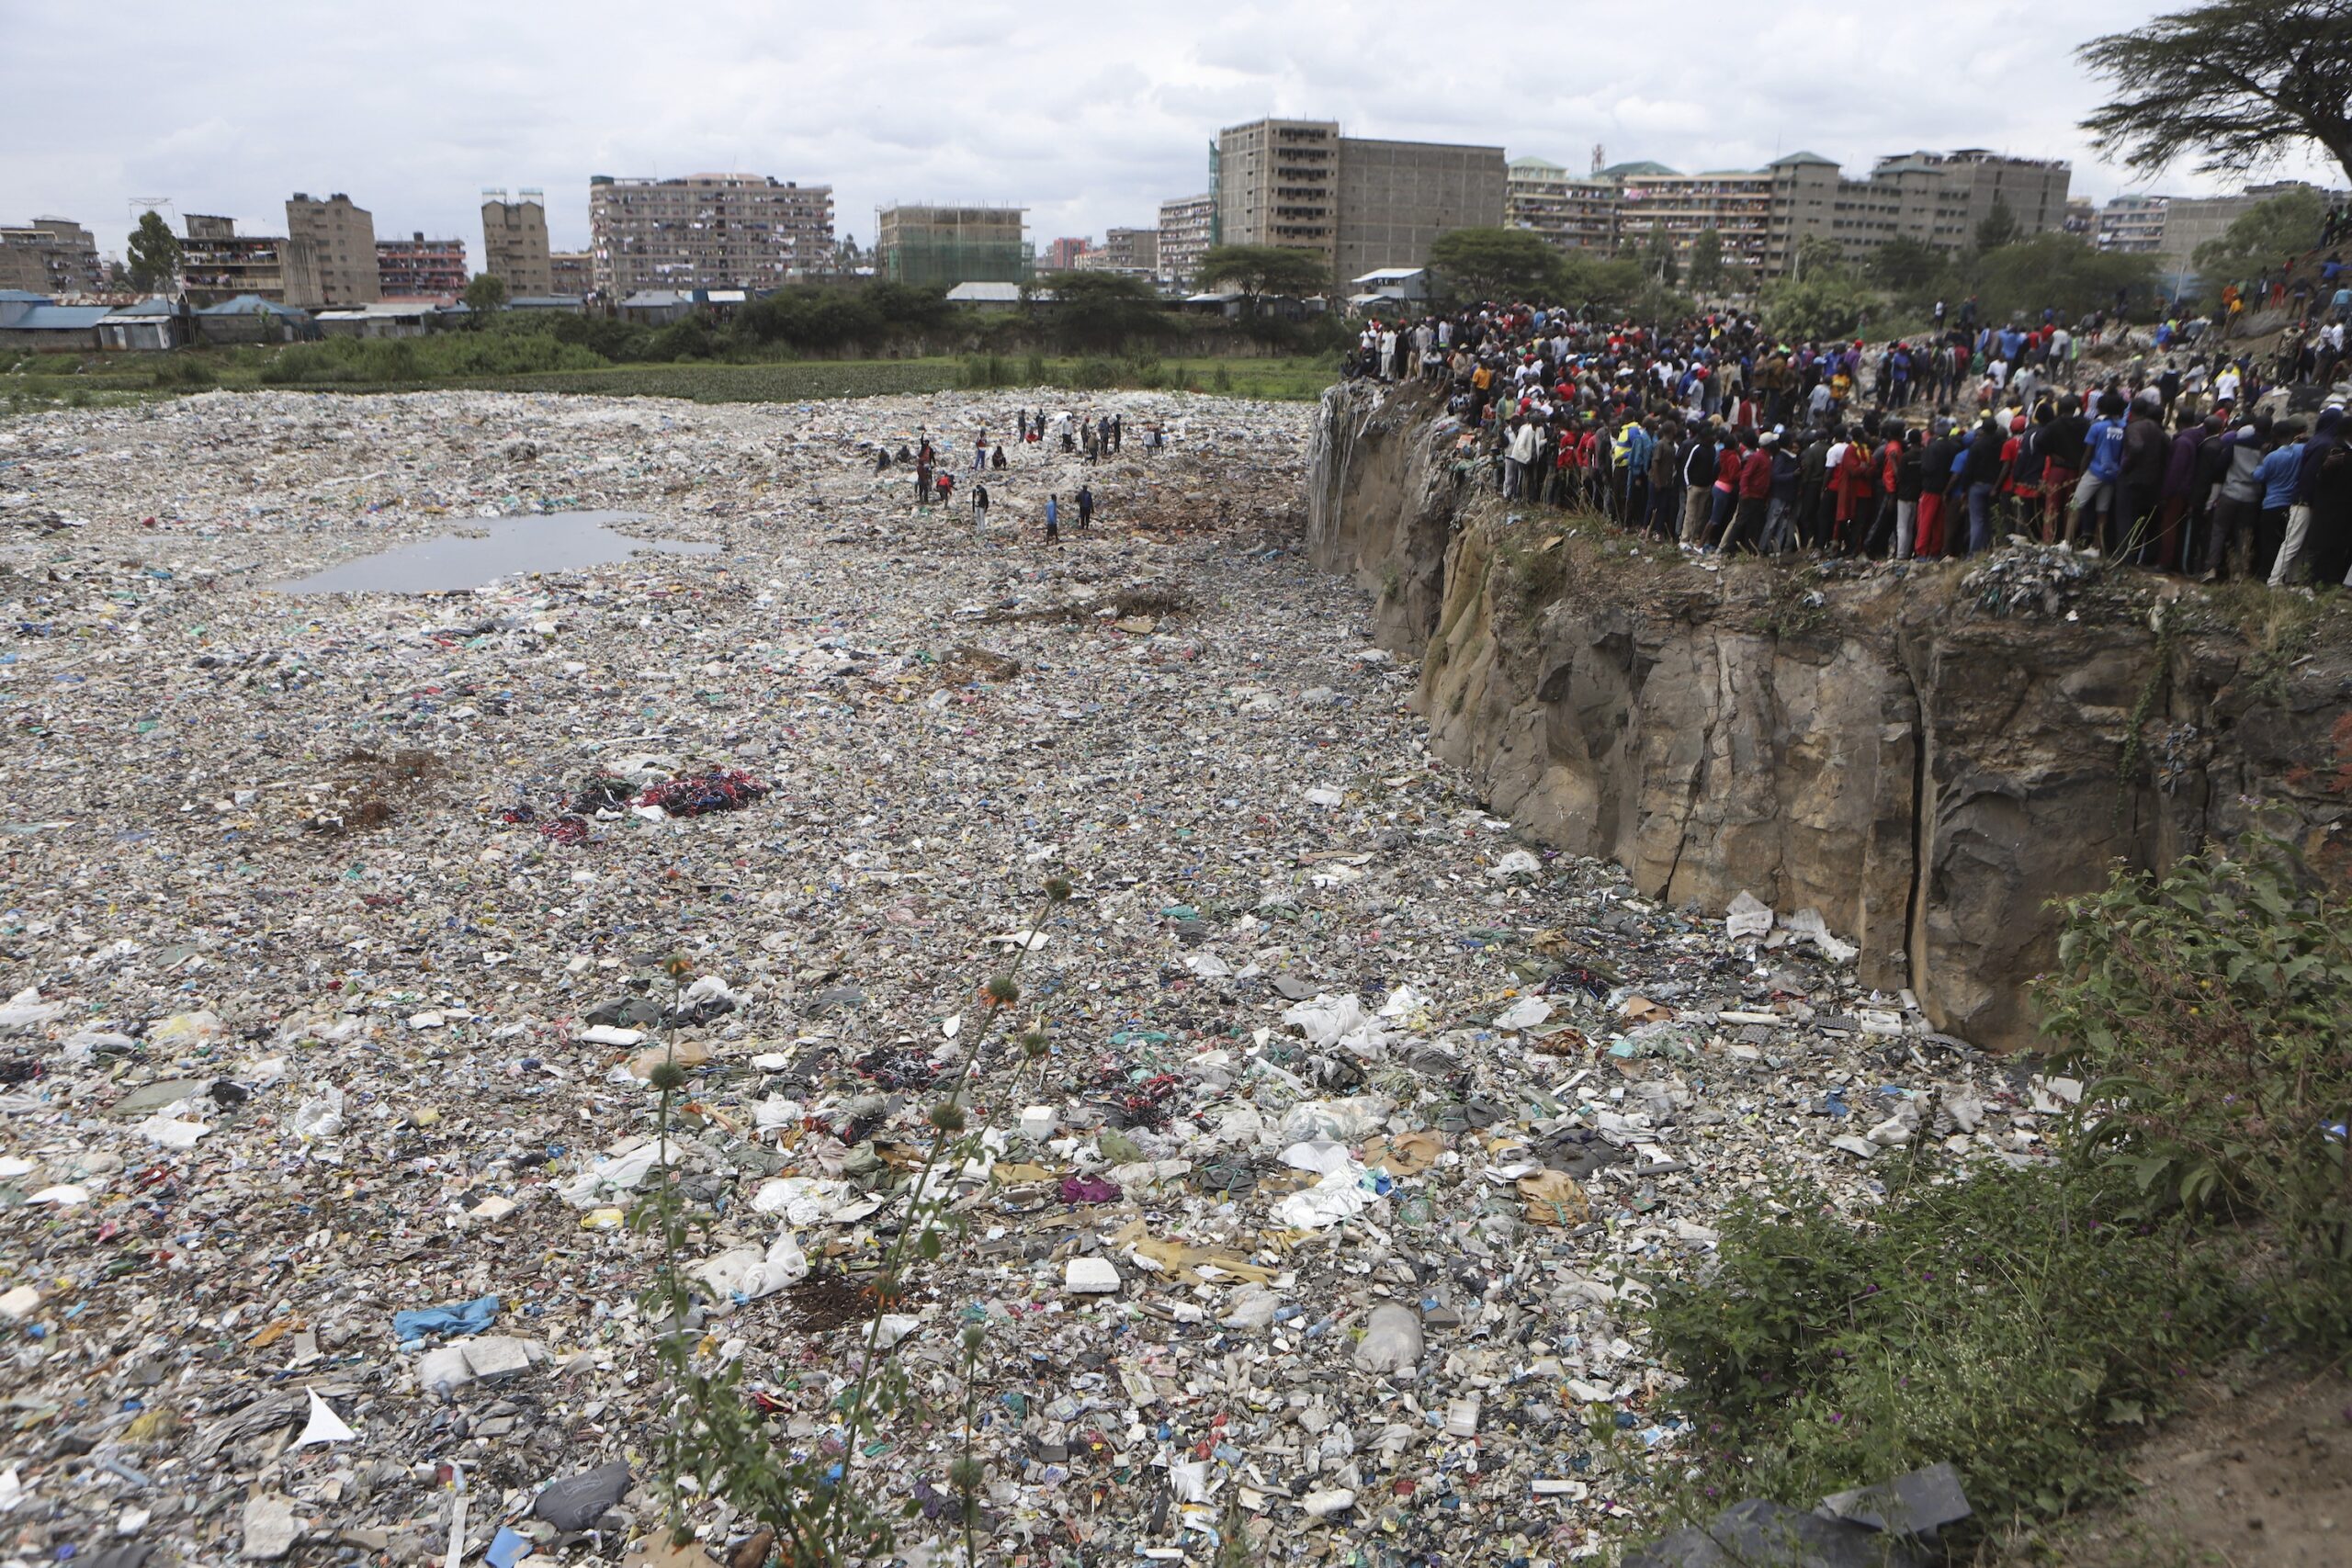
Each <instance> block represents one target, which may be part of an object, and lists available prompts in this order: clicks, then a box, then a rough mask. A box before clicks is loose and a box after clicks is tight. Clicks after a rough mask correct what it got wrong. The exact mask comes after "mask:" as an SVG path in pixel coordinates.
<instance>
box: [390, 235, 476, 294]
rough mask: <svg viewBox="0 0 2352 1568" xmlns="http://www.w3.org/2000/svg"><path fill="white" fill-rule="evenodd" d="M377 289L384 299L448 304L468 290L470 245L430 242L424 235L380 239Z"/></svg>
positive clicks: (457, 241) (451, 242)
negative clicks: (467, 265)
mask: <svg viewBox="0 0 2352 1568" xmlns="http://www.w3.org/2000/svg"><path fill="white" fill-rule="evenodd" d="M376 287H377V289H378V291H379V298H381V299H431V300H435V301H437V302H439V303H441V304H445V305H446V304H447V303H449V302H450V301H452V300H454V299H457V298H458V296H459V295H461V294H463V293H464V292H465V291H466V243H465V242H464V241H463V240H428V239H426V238H425V237H424V234H423V233H422V232H417V233H413V234H412V235H411V236H410V237H409V238H408V239H405V240H379V241H377V242H376Z"/></svg>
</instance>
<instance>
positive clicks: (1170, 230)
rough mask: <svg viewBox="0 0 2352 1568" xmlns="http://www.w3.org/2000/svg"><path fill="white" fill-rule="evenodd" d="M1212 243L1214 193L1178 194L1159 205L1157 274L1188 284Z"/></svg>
mask: <svg viewBox="0 0 2352 1568" xmlns="http://www.w3.org/2000/svg"><path fill="white" fill-rule="evenodd" d="M1215 243H1216V192H1214V191H1204V192H1202V193H1201V194H1200V195H1198V196H1180V197H1175V198H1174V199H1172V200H1170V201H1163V202H1161V203H1160V204H1159V276H1162V277H1164V278H1167V279H1169V280H1170V282H1173V283H1182V284H1186V285H1189V284H1191V283H1192V281H1193V276H1194V275H1195V274H1197V273H1198V272H1199V271H1200V267H1201V257H1202V256H1203V255H1204V254H1207V252H1208V248H1209V247H1210V246H1211V245H1213V244H1215Z"/></svg>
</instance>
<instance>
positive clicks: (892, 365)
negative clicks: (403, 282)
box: [0, 349, 1337, 410]
mask: <svg viewBox="0 0 2352 1568" xmlns="http://www.w3.org/2000/svg"><path fill="white" fill-rule="evenodd" d="M273 357H274V356H273V355H272V353H271V351H268V350H264V349H232V350H227V351H209V350H208V351H195V352H189V351H181V352H177V353H174V354H171V355H109V356H107V357H106V358H104V359H93V360H89V361H86V362H84V361H76V360H74V359H72V358H71V357H69V356H65V355H57V356H54V357H53V358H35V359H28V360H26V361H20V362H19V363H18V365H17V367H15V368H12V369H10V370H8V371H6V372H0V402H5V403H6V405H7V406H8V407H10V408H13V409H17V410H24V409H28V408H37V407H51V406H55V405H58V404H65V405H68V406H77V407H79V406H105V405H107V404H118V403H126V402H136V401H143V400H149V399H153V398H157V397H170V396H177V395H181V394H184V393H188V392H198V391H206V390H210V389H214V388H216V387H217V388H220V389H227V390H232V391H246V390H258V389H283V390H288V391H302V390H316V391H329V392H414V391H427V390H437V389H479V390H488V391H514V392H586V393H596V394H601V395H605V396H610V397H656V398H684V399H690V400H694V401H696V402H706V403H735V402H798V401H810V400H818V399H823V398H857V397H872V396H876V395H881V394H887V393H910V392H937V391H946V390H949V389H954V388H957V387H999V388H1002V389H1008V390H1011V389H1026V388H1034V387H1037V386H1040V385H1045V386H1049V387H1055V388H1063V389H1074V390H1100V389H1110V388H1119V387H1127V388H1161V389H1171V390H1173V389H1182V390H1189V391H1197V392H1211V393H1216V394H1219V395H1225V396H1232V397H1241V398H1261V399H1269V400H1290V401H1311V400H1314V399H1316V398H1318V397H1320V396H1322V394H1323V389H1325V388H1326V387H1328V386H1329V385H1330V384H1331V383H1332V381H1334V380H1335V379H1337V372H1336V370H1335V369H1334V368H1333V365H1332V361H1331V360H1330V358H1329V356H1327V355H1299V356H1292V357H1264V358H1258V357H1219V358H1205V357H1202V358H1173V359H1157V358H1152V357H1149V356H1144V357H1136V358H1125V357H1114V356H1109V355H1093V356H1086V357H1077V356H1069V355H1057V356H1046V357H1044V358H1042V359H1040V358H1035V357H1033V356H1029V355H994V356H982V355H972V356H967V357H966V358H962V359H948V358H931V359H852V360H838V359H779V360H760V361H752V362H748V363H740V362H729V361H723V360H695V361H684V362H675V363H668V364H644V365H607V366H598V367H594V368H586V369H571V370H539V371H531V372H526V373H524V374H519V375H481V376H455V375H442V374H419V375H416V376H413V377H408V378H398V379H378V378H369V379H345V378H338V379H334V380H319V381H311V380H290V381H289V380H283V379H277V378H272V377H271V376H270V375H269V374H268V371H269V368H270V366H271V364H272V361H273ZM1039 370H1042V371H1043V373H1044V374H1043V377H1042V379H1041V378H1039V377H1037V376H1036V374H1035V372H1037V371H1039Z"/></svg>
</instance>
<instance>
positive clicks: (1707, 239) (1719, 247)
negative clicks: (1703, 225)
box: [1691, 229, 1724, 290]
mask: <svg viewBox="0 0 2352 1568" xmlns="http://www.w3.org/2000/svg"><path fill="white" fill-rule="evenodd" d="M1723 280H1724V237H1723V234H1722V232H1721V231H1717V230H1714V229H1702V230H1700V231H1699V232H1698V233H1697V234H1695V235H1693V236H1692V237H1691V288H1697V289H1701V290H1705V289H1710V288H1715V287H1716V286H1717V285H1719V284H1721V283H1722V282H1723Z"/></svg>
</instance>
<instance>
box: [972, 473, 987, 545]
mask: <svg viewBox="0 0 2352 1568" xmlns="http://www.w3.org/2000/svg"><path fill="white" fill-rule="evenodd" d="M972 536H973V537H974V538H976V539H978V540H979V541H980V543H982V544H984V545H985V544H987V543H988V542H989V487H988V486H986V485H984V484H980V483H978V482H977V481H975V482H974V484H973V486H972Z"/></svg>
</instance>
